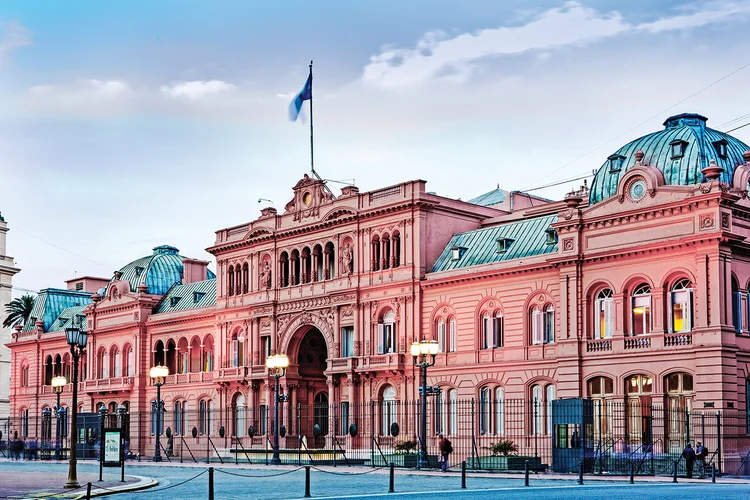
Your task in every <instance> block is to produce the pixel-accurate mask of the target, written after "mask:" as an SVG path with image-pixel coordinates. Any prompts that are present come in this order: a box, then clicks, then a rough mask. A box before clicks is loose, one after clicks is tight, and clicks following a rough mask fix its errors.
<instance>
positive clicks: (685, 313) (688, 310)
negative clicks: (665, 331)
mask: <svg viewBox="0 0 750 500" xmlns="http://www.w3.org/2000/svg"><path fill="white" fill-rule="evenodd" d="M669 302H670V309H671V314H670V315H669V319H670V322H669V323H670V324H669V330H670V331H671V332H674V333H678V332H689V331H691V330H692V329H693V285H692V283H690V280H689V279H687V278H684V279H681V280H679V281H677V282H675V284H674V285H672V289H671V291H670V294H669Z"/></svg>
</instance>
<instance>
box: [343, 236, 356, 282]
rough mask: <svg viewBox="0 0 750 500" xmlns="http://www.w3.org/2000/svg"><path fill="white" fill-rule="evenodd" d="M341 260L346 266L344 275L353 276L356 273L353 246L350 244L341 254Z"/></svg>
mask: <svg viewBox="0 0 750 500" xmlns="http://www.w3.org/2000/svg"><path fill="white" fill-rule="evenodd" d="M341 260H342V261H343V264H344V275H346V276H349V275H351V274H352V273H353V272H354V253H353V252H352V246H351V245H350V244H348V243H347V244H346V246H345V247H344V251H343V252H342V253H341Z"/></svg>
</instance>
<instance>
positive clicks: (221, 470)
mask: <svg viewBox="0 0 750 500" xmlns="http://www.w3.org/2000/svg"><path fill="white" fill-rule="evenodd" d="M302 469H304V467H297V468H296V469H292V470H287V471H284V472H279V473H278V474H263V475H260V476H258V475H252V474H238V473H236V472H229V471H228V470H223V469H216V468H215V469H214V470H215V471H216V472H221V473H223V474H228V475H230V476H237V477H250V478H258V479H262V478H264V477H276V476H283V475H284V474H291V473H292V472H297V471H298V470H302Z"/></svg>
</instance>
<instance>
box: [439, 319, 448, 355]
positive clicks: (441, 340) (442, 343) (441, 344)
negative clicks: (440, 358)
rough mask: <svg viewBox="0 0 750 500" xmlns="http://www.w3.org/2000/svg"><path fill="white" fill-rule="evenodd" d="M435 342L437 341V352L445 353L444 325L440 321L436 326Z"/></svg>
mask: <svg viewBox="0 0 750 500" xmlns="http://www.w3.org/2000/svg"><path fill="white" fill-rule="evenodd" d="M437 341H438V350H439V351H440V352H445V351H446V348H445V347H446V338H445V323H443V322H442V321H439V322H438V324H437Z"/></svg>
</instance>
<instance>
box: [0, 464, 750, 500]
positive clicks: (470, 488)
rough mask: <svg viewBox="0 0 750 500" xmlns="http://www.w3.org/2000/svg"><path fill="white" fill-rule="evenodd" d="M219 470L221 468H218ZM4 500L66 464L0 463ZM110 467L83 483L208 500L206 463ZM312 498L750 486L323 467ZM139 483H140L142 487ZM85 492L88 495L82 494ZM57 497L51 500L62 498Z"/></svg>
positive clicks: (273, 486) (40, 487) (233, 478)
mask: <svg viewBox="0 0 750 500" xmlns="http://www.w3.org/2000/svg"><path fill="white" fill-rule="evenodd" d="M216 465H220V464H216ZM0 471H2V474H0V477H2V478H3V479H2V480H1V481H0V498H39V497H40V496H43V495H45V494H47V495H49V494H51V493H62V490H61V488H60V486H61V485H62V483H64V481H65V478H66V477H67V464H65V463H41V462H8V461H3V462H0ZM113 472H115V471H114V470H113V469H109V470H106V469H105V482H104V483H97V482H96V481H95V480H96V479H97V478H98V466H97V464H95V463H93V462H88V463H81V464H79V479H80V480H81V482H82V483H83V482H85V481H92V482H93V486H94V488H93V491H94V493H95V494H96V493H99V494H101V493H105V492H106V493H111V495H109V496H108V498H112V499H124V498H129V499H130V498H133V499H143V500H155V499H165V498H170V499H171V498H179V499H180V500H205V499H207V498H208V469H207V468H206V466H205V464H198V465H196V464H190V465H187V464H185V465H178V464H161V465H154V464H152V463H147V462H141V463H140V464H132V465H131V464H128V466H127V469H126V473H127V477H128V480H129V482H128V483H127V484H126V485H123V484H122V483H119V474H114V473H113ZM310 477H311V494H312V496H313V497H314V498H393V497H394V496H397V497H406V498H415V499H419V498H433V497H435V496H439V497H440V498H472V499H473V498H479V499H481V498H497V497H498V496H502V497H503V498H536V497H537V496H538V495H539V492H540V490H542V489H543V490H544V496H545V498H547V499H557V498H559V499H569V498H570V499H572V498H601V495H602V494H603V493H602V490H603V489H604V490H606V496H607V498H608V500H616V499H620V498H622V499H625V498H641V497H643V496H650V497H651V498H674V499H684V498H686V497H695V496H701V497H708V498H716V497H731V498H746V497H748V496H750V482H749V481H747V480H742V479H733V478H720V479H719V480H718V481H717V483H716V484H711V482H710V480H696V479H694V480H690V481H689V480H687V479H684V478H680V482H679V483H678V484H676V485H675V484H672V483H670V482H668V481H670V479H669V478H664V477H659V478H654V477H638V478H636V484H635V485H631V484H628V481H627V478H622V477H617V478H602V477H588V476H587V477H586V478H585V480H584V482H585V484H584V485H583V486H581V485H578V484H577V482H576V477H574V476H560V475H548V474H543V475H532V476H531V480H530V483H531V485H530V486H529V487H524V485H523V476H522V475H513V474H488V473H469V474H468V478H467V489H466V490H462V489H461V477H460V474H459V473H457V472H456V473H447V474H442V473H439V472H432V471H428V472H420V471H413V470H400V469H397V470H396V473H395V491H396V493H388V482H389V476H388V469H377V470H373V469H365V468H343V467H338V468H333V467H322V468H313V469H312V470H311V476H310ZM150 480H156V481H157V482H158V485H157V486H154V487H152V488H148V489H144V490H139V491H128V492H120V493H114V492H112V491H110V490H111V489H113V488H121V487H123V486H125V487H126V488H127V487H128V486H131V485H135V484H140V485H143V484H145V483H147V482H148V481H150ZM137 482H138V483H137ZM304 488H305V471H304V468H301V469H300V468H297V467H287V466H284V467H277V468H271V467H257V466H256V467H243V466H234V465H233V464H227V465H224V466H221V465H220V466H218V467H214V490H215V498H216V499H217V500H220V499H221V500H224V499H235V498H242V499H292V498H302V497H303V496H304V491H305V490H304ZM82 492H85V488H84V490H82V491H81V492H76V493H82ZM56 497H57V496H53V498H56Z"/></svg>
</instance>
